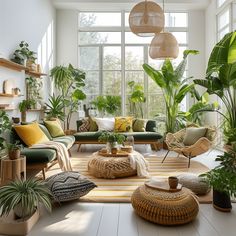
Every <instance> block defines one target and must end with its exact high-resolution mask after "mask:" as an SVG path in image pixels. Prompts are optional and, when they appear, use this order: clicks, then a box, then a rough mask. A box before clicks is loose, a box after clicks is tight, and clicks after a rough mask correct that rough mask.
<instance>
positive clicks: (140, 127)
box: [133, 119, 147, 132]
mask: <svg viewBox="0 0 236 236" xmlns="http://www.w3.org/2000/svg"><path fill="white" fill-rule="evenodd" d="M146 123H147V122H146V120H144V119H134V121H133V131H134V132H145V131H146Z"/></svg>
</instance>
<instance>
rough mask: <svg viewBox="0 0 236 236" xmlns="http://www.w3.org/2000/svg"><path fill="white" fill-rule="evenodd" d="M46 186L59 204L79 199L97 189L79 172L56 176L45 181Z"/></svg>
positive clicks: (68, 172) (63, 173) (62, 173)
mask: <svg viewBox="0 0 236 236" xmlns="http://www.w3.org/2000/svg"><path fill="white" fill-rule="evenodd" d="M45 182H46V186H47V187H48V188H49V190H50V191H51V193H52V196H53V199H54V200H55V201H58V202H65V201H72V200H75V199H78V198H80V197H82V196H84V195H86V194H87V193H89V191H91V190H92V189H93V188H95V187H97V186H96V184H94V183H93V182H92V181H90V180H89V179H88V178H86V177H85V176H83V175H81V174H80V173H79V172H77V171H67V172H61V173H59V174H55V175H53V176H51V177H49V178H47V179H46V180H45Z"/></svg>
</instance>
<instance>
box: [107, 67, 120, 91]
mask: <svg viewBox="0 0 236 236" xmlns="http://www.w3.org/2000/svg"><path fill="white" fill-rule="evenodd" d="M103 94H104V95H121V72H119V71H103Z"/></svg>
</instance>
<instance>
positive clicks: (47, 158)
mask: <svg viewBox="0 0 236 236" xmlns="http://www.w3.org/2000/svg"><path fill="white" fill-rule="evenodd" d="M39 126H40V128H41V130H42V131H43V132H44V133H45V134H46V136H47V137H48V138H49V140H51V141H55V142H59V143H63V144H64V145H65V146H66V148H67V150H68V152H69V154H70V151H69V150H70V148H71V147H72V146H73V144H74V142H75V138H74V136H69V135H66V136H60V137H56V138H52V136H51V135H50V133H49V131H48V130H47V128H46V127H45V126H44V125H43V124H39ZM16 141H19V142H20V143H21V144H22V146H23V148H22V150H21V155H24V156H26V168H27V169H39V170H42V173H43V178H45V171H46V170H47V169H48V168H50V167H51V166H52V165H54V164H55V163H57V159H56V150H53V149H50V148H44V149H40V148H39V149H31V148H28V147H27V146H26V145H25V144H24V142H23V141H22V140H21V139H20V138H19V136H18V135H17V133H16V132H15V130H14V129H13V130H12V132H11V134H10V142H11V143H15V142H16Z"/></svg>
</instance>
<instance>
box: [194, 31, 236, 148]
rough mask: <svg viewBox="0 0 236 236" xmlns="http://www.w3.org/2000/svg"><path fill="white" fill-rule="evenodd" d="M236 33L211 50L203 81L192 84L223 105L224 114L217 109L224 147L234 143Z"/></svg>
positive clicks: (235, 119) (235, 120)
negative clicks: (201, 88)
mask: <svg viewBox="0 0 236 236" xmlns="http://www.w3.org/2000/svg"><path fill="white" fill-rule="evenodd" d="M235 47H236V31H234V32H231V33H228V34H226V35H225V36H224V38H223V39H222V40H221V41H220V42H218V43H217V44H216V45H215V47H214V48H213V50H212V52H211V55H210V58H209V61H208V66H207V71H206V78H205V79H195V80H194V83H195V84H198V85H200V86H202V87H204V88H205V89H206V90H207V92H208V93H209V94H210V95H216V96H217V97H218V98H219V99H220V100H221V101H222V103H223V104H224V108H225V111H226V112H222V111H220V110H217V109H206V110H205V111H213V112H218V113H219V114H220V115H222V117H223V128H224V138H225V143H226V145H231V143H232V142H235V141H236V135H235V133H236V86H235V84H236V70H235V68H236V50H235Z"/></svg>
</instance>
